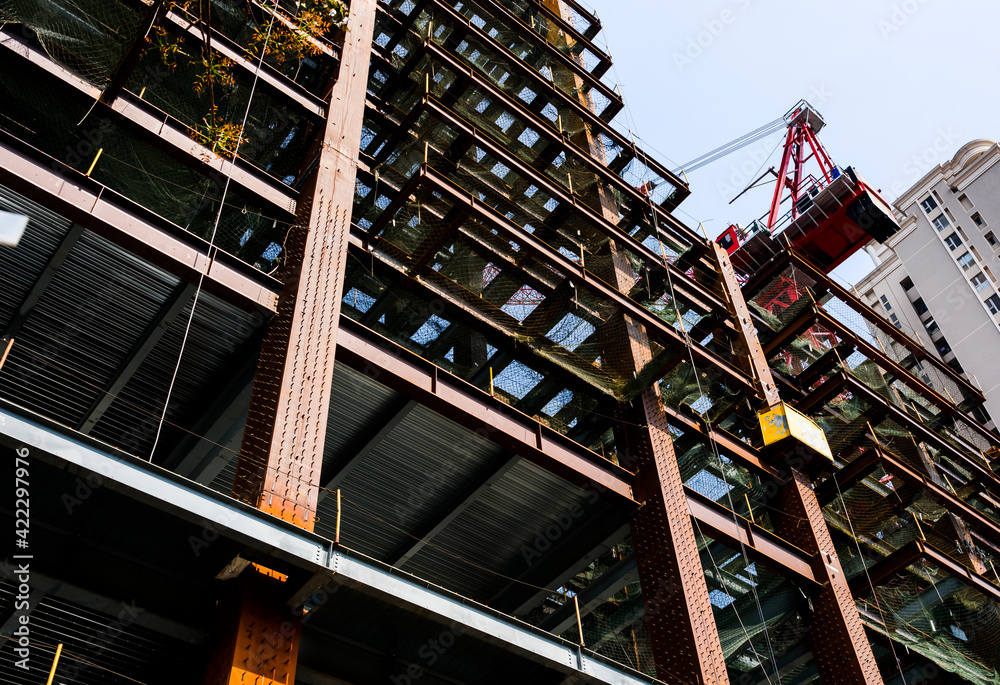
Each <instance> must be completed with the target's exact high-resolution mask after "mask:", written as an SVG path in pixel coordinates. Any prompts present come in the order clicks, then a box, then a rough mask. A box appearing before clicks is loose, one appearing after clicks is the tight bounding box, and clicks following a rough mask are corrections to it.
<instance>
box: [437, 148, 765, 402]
mask: <svg viewBox="0 0 1000 685" xmlns="http://www.w3.org/2000/svg"><path fill="white" fill-rule="evenodd" d="M418 174H419V175H420V176H421V177H422V178H423V179H426V180H427V181H428V186H427V187H429V188H430V189H432V190H433V191H435V192H436V193H438V194H440V195H441V196H444V197H445V198H446V199H447V200H449V201H450V202H453V203H455V204H456V205H465V206H466V207H467V208H468V210H469V213H470V214H473V215H475V216H477V217H478V218H479V219H481V220H483V221H484V222H486V223H488V224H490V225H491V226H492V227H494V228H496V229H498V230H500V231H503V232H504V233H506V234H508V235H509V236H510V237H511V238H513V239H514V241H515V242H517V244H518V245H520V246H521V248H522V249H524V250H526V251H529V252H532V253H533V254H535V255H536V256H538V257H541V258H542V259H543V260H545V261H547V262H549V263H551V264H552V265H553V266H554V267H556V268H557V269H558V270H559V271H560V273H562V274H564V275H566V276H567V277H569V278H573V279H574V282H577V283H579V284H580V287H584V288H586V289H588V290H591V291H593V292H595V293H596V294H597V295H599V296H600V297H602V298H604V299H605V300H606V301H610V302H613V303H614V304H616V305H618V307H619V308H620V309H621V311H622V313H623V314H624V315H625V316H628V317H630V318H632V319H634V320H635V321H636V322H638V323H640V324H642V325H643V326H645V328H646V331H647V333H648V335H649V337H650V339H651V340H655V341H657V342H659V343H661V344H664V345H673V346H675V347H677V348H678V349H683V348H686V347H690V349H691V353H692V355H693V356H694V359H695V363H701V364H702V365H703V369H704V367H711V368H712V369H714V370H716V371H718V372H720V373H721V374H722V375H723V376H724V377H725V379H726V381H727V382H731V383H733V384H734V385H735V386H736V387H737V388H739V390H741V391H743V392H745V393H747V396H749V397H755V396H756V395H757V387H756V384H755V383H753V381H752V380H750V378H749V377H748V376H747V375H746V374H745V373H743V371H741V370H740V369H739V368H738V367H736V366H735V365H733V364H731V363H729V362H727V361H726V360H724V359H722V358H721V357H719V356H718V355H716V354H715V353H713V352H710V351H709V350H708V349H706V348H705V347H703V346H702V345H700V344H699V343H697V342H695V341H690V343H689V341H688V339H687V338H686V337H685V336H684V335H683V334H681V332H680V331H678V330H677V329H676V328H674V327H673V326H671V325H670V324H668V323H667V322H666V321H664V320H663V319H661V318H660V317H658V316H656V315H655V314H653V313H652V312H650V311H648V310H647V309H645V308H643V307H642V306H641V305H639V304H638V303H636V302H634V301H633V300H631V299H629V298H628V296H627V295H625V294H623V293H621V292H620V291H618V290H617V289H615V288H613V287H611V286H610V285H608V284H607V283H605V282H604V281H602V280H601V279H600V278H598V277H597V276H595V275H594V274H592V273H591V272H589V271H587V270H586V268H585V267H583V266H581V265H579V264H577V263H576V262H574V261H572V260H571V259H568V258H567V257H565V256H564V255H562V254H560V253H558V252H556V251H555V250H553V249H551V248H550V247H548V246H547V245H546V244H545V243H543V242H542V241H540V240H539V239H538V238H537V237H535V236H534V235H532V234H531V233H530V232H528V231H526V230H524V229H523V228H522V227H520V226H518V225H516V224H514V223H513V222H511V221H510V220H509V219H506V218H505V217H503V216H501V215H500V214H498V213H497V212H496V210H494V209H493V208H492V207H490V206H489V205H487V204H484V203H482V202H479V201H477V200H476V198H475V197H474V196H473V195H470V194H469V193H467V192H466V191H464V190H462V189H461V188H459V187H458V186H456V185H455V184H454V183H452V182H451V181H450V180H448V179H447V178H445V177H444V176H442V175H441V174H440V173H439V172H437V171H435V170H434V169H431V168H429V167H427V166H426V165H425V166H422V167H421V169H420V171H418Z"/></svg>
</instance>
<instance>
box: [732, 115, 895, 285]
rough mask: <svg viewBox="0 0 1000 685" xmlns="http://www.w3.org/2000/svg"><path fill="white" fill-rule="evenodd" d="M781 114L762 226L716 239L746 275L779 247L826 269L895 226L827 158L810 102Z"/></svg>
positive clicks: (874, 198) (735, 229)
mask: <svg viewBox="0 0 1000 685" xmlns="http://www.w3.org/2000/svg"><path fill="white" fill-rule="evenodd" d="M783 119H784V122H785V124H786V126H787V128H788V132H787V134H786V136H785V146H784V151H783V154H782V157H781V166H780V167H779V169H778V171H777V172H776V173H775V172H774V171H773V169H772V170H770V171H769V172H768V173H775V175H776V176H777V184H776V187H775V189H774V196H773V198H772V200H771V208H770V211H769V212H768V214H767V221H766V223H765V222H761V221H754V222H753V223H752V224H750V226H749V227H747V228H742V227H739V226H736V225H732V226H730V227H729V228H727V229H726V230H725V232H723V233H722V235H720V236H719V238H718V239H717V240H716V242H718V243H719V244H720V245H722V246H723V247H725V248H726V250H727V251H728V252H729V254H730V256H731V258H732V260H733V265H734V266H735V267H736V268H737V269H738V270H739V271H741V272H742V273H743V274H744V276H746V277H749V276H751V275H753V273H754V272H755V271H756V270H757V269H758V268H759V267H760V266H763V265H764V264H766V263H767V262H768V260H770V258H771V257H772V256H773V255H775V254H776V253H777V252H779V251H780V250H781V249H783V248H784V247H790V248H792V249H794V250H796V251H797V252H799V253H800V254H803V255H805V256H806V257H808V258H809V259H810V260H811V261H813V262H814V263H815V264H816V265H817V266H819V267H820V268H822V269H823V270H824V271H826V272H827V273H829V272H830V271H832V270H833V269H835V268H836V267H837V266H839V265H840V264H842V263H843V262H844V260H846V259H847V258H848V257H850V256H851V255H853V254H854V253H855V252H857V251H858V250H860V249H861V248H862V247H863V246H864V245H865V243H867V242H868V241H869V240H871V239H873V238H874V239H875V240H877V241H878V242H884V241H885V240H887V239H888V238H889V237H890V236H891V235H892V234H894V233H895V232H896V231H898V230H899V224H898V223H897V222H896V219H895V217H893V214H892V210H891V209H890V208H889V205H888V203H887V202H886V201H885V200H884V199H883V198H882V196H881V195H879V193H878V191H876V190H875V189H873V188H872V187H871V186H870V185H868V183H866V182H865V180H864V179H863V178H861V177H860V176H859V175H858V174H857V172H855V170H854V169H853V168H852V167H843V168H842V167H839V166H837V165H836V164H835V163H834V162H833V159H832V158H831V157H830V154H829V153H828V152H827V151H826V148H825V147H823V144H822V143H821V142H820V139H819V136H818V135H817V134H818V133H819V132H820V130H821V129H822V128H823V127H824V126H825V125H826V122H825V121H824V120H823V117H822V116H821V115H820V113H819V112H817V111H816V109H815V108H814V107H813V106H812V105H810V104H809V103H808V102H806V101H805V100H801V101H799V103H798V104H796V105H795V107H793V108H792V109H791V110H789V112H788V113H787V114H786V115H785V116H784V118H783ZM731 151H732V150H730V152H731ZM758 180H760V179H758ZM786 203H788V204H787V209H784V207H786Z"/></svg>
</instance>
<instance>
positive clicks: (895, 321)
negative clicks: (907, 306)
mask: <svg viewBox="0 0 1000 685" xmlns="http://www.w3.org/2000/svg"><path fill="white" fill-rule="evenodd" d="M889 321H892V325H893V326H895V327H896V328H900V329H901V328H902V327H903V325H902V324H901V323H899V317H898V316H896V315H895V314H890V315H889Z"/></svg>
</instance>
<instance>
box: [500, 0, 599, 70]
mask: <svg viewBox="0 0 1000 685" xmlns="http://www.w3.org/2000/svg"><path fill="white" fill-rule="evenodd" d="M492 1H493V2H494V4H497V5H499V4H500V3H499V2H496V0H492ZM531 3H532V4H533V5H534V6H535V8H536V9H537V10H538V11H539V12H541V13H542V14H543V15H545V16H546V17H548V18H549V20H550V21H554V22H555V23H556V25H557V26H559V28H560V29H562V31H563V32H565V33H566V35H567V40H570V41H575V42H579V43H582V44H583V45H585V46H587V50H588V51H590V52H592V53H593V54H594V56H595V57H597V58H598V59H599V60H601V65H602V67H603V65H605V64H606V65H607V67H603V68H605V69H607V68H610V67H611V57H609V56H608V55H607V54H605V53H604V51H603V50H601V49H600V48H599V47H597V46H596V45H594V43H593V41H591V40H590V39H589V38H587V36H585V35H583V34H582V33H580V32H579V31H578V30H577V29H576V27H575V26H573V25H572V24H571V23H570V22H569V21H567V20H566V19H564V18H563V17H561V16H559V15H558V14H556V13H555V12H553V11H552V10H550V9H549V8H548V7H546V6H545V5H544V4H543V3H542V2H539V1H538V0H531ZM583 15H584V16H586V17H589V16H590V13H589V12H584V13H583ZM595 35H596V34H595ZM602 74H603V72H602ZM599 75H600V74H599Z"/></svg>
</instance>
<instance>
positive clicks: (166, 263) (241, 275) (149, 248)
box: [0, 142, 280, 312]
mask: <svg viewBox="0 0 1000 685" xmlns="http://www.w3.org/2000/svg"><path fill="white" fill-rule="evenodd" d="M0 183H3V184H4V185H6V186H8V187H10V188H12V189H13V190H15V191H17V192H19V193H21V194H23V195H26V196H27V197H28V198H30V199H32V200H34V201H35V202H38V203H39V204H41V205H43V206H44V207H47V208H48V209H50V210H52V211H54V212H56V213H58V214H60V215H62V216H64V217H66V218H67V219H69V220H71V221H75V222H76V223H78V224H80V225H81V226H83V227H85V228H87V229H89V230H91V231H93V232H94V233H97V234H98V235H101V236H103V237H105V238H107V239H108V240H110V241H111V242H113V243H115V244H116V245H118V246H120V247H123V248H125V249H126V250H130V251H132V252H134V253H135V254H137V255H139V256H141V257H144V258H145V259H148V260H149V261H150V262H152V263H153V264H155V265H156V266H159V267H160V268H162V269H165V270H166V271H169V272H170V273H172V274H174V275H176V276H179V277H181V278H183V279H186V280H188V281H189V282H195V281H197V280H198V278H199V276H200V275H201V273H202V272H204V271H205V270H206V269H207V273H206V274H205V281H204V288H205V289H206V290H208V291H210V292H212V293H213V294H215V295H218V296H219V297H221V298H222V299H225V300H227V301H230V302H233V303H235V304H238V305H241V306H244V307H246V306H248V305H249V306H252V307H255V308H260V309H263V310H266V311H269V312H273V311H275V307H276V303H277V296H278V293H279V292H280V284H279V283H278V282H277V281H275V280H274V279H273V278H271V277H269V276H266V275H265V274H262V273H260V272H258V271H257V270H256V269H254V268H253V267H251V266H249V265H247V264H244V263H243V262H240V261H239V260H238V259H236V258H233V257H229V256H228V255H226V254H225V253H223V252H218V251H216V252H215V255H214V258H210V257H209V245H208V242H207V241H205V240H203V239H201V238H199V237H197V236H195V235H194V234H192V233H188V232H187V231H185V230H184V229H182V228H180V227H178V226H174V225H173V224H168V225H169V227H170V228H171V229H172V230H168V229H166V228H164V227H161V226H157V225H155V224H154V223H153V222H152V220H151V219H150V218H144V216H145V215H148V214H149V212H147V211H146V210H144V209H142V208H141V207H138V206H137V205H135V204H134V203H132V202H131V201H130V200H127V199H125V198H121V197H120V196H118V195H117V194H116V193H115V192H114V191H109V190H108V189H107V188H105V187H104V186H102V185H100V184H99V183H97V182H95V181H92V180H90V179H89V178H87V177H85V176H84V175H83V174H77V173H76V172H69V171H68V170H67V171H66V172H64V173H59V172H57V171H55V170H54V169H53V168H50V167H48V166H44V165H42V164H40V163H38V162H36V161H35V160H34V159H32V158H31V157H30V156H28V155H26V154H24V153H22V152H19V151H17V150H15V149H14V148H13V147H10V146H8V145H5V144H4V143H2V142H0ZM157 219H159V217H157ZM160 221H161V222H162V223H163V224H167V222H165V221H163V220H162V219H160Z"/></svg>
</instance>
